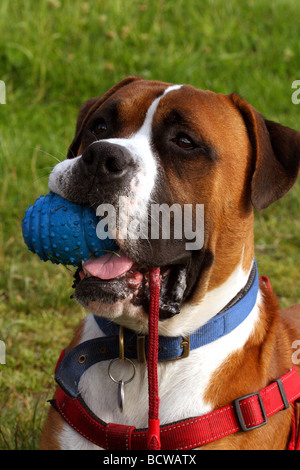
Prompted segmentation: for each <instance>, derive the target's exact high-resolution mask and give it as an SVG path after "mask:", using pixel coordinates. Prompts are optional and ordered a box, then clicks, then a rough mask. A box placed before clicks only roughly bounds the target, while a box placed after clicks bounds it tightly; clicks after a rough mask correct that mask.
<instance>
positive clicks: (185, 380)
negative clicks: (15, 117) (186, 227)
mask: <svg viewBox="0 0 300 470" xmlns="http://www.w3.org/2000/svg"><path fill="white" fill-rule="evenodd" d="M299 165H300V134H299V133H298V132H297V131H295V130H292V129H290V128H288V127H284V126H283V125H280V124H278V123H276V122H272V121H269V120H267V119H265V118H264V117H263V116H262V115H261V114H260V113H259V112H258V111H257V110H256V109H255V108H254V107H252V106H251V105H250V104H249V103H247V102H246V101H245V100H244V99H242V98H240V97H239V96H238V95H237V94H231V95H223V94H216V93H213V92H212V91H203V90H198V89H195V88H193V87H192V86H188V85H172V84H168V83H162V82H159V81H147V80H143V79H141V78H136V77H128V78H126V79H124V80H122V81H121V82H120V83H118V84H117V85H115V86H114V87H113V88H111V89H110V90H109V91H108V92H107V93H105V94H104V95H103V96H102V97H100V98H92V99H89V100H88V101H86V102H85V103H84V105H83V106H82V108H81V110H80V112H79V116H78V121H77V126H76V132H75V137H74V140H73V142H72V143H71V146H70V148H69V151H68V155H67V159H66V160H65V161H63V162H61V163H59V164H57V165H56V166H55V168H54V169H53V171H52V173H51V175H50V178H49V188H50V190H52V191H53V192H55V193H58V194H60V195H61V196H63V197H64V198H66V199H68V200H70V201H73V202H76V203H79V204H88V205H89V206H91V207H94V208H95V210H96V209H97V207H99V206H100V205H101V204H104V203H110V204H113V205H114V206H115V207H118V204H119V201H120V196H124V197H126V204H127V206H126V210H127V222H128V226H129V225H130V223H131V222H132V221H133V220H135V221H138V222H139V223H140V224H143V226H144V227H145V226H147V225H148V224H149V225H150V224H151V217H150V216H149V213H150V212H149V210H150V209H149V208H150V206H151V204H153V203H157V204H167V205H168V207H170V206H172V205H173V204H179V205H180V207H184V205H185V204H192V205H193V206H195V205H196V204H202V205H203V206H204V243H203V246H202V247H201V248H200V249H196V250H192V249H191V250H189V249H186V239H184V236H183V237H182V239H181V240H179V239H175V238H174V237H173V238H172V237H171V238H170V239H165V238H163V237H159V238H158V239H151V237H150V236H149V237H136V238H134V237H130V236H128V237H127V238H125V237H121V236H120V227H118V226H117V227H116V230H115V236H116V242H117V244H118V247H119V248H120V250H119V254H118V256H117V257H116V256H115V257H114V255H113V254H111V255H110V256H108V257H107V256H106V255H105V257H104V258H105V260H104V261H103V258H92V259H91V260H88V262H85V263H84V264H83V267H80V268H79V269H78V270H77V273H76V275H75V282H74V288H75V290H74V298H75V299H76V300H77V301H78V302H79V303H80V304H81V305H83V306H84V307H85V308H86V309H87V310H88V311H89V312H91V313H90V314H89V315H88V316H87V317H86V318H85V319H84V320H83V321H82V323H81V325H80V326H79V327H78V328H77V330H76V333H75V336H74V338H73V340H72V341H71V343H70V345H69V346H68V348H67V350H68V352H70V351H72V350H74V348H76V347H77V346H78V345H80V344H82V343H84V342H86V341H89V340H94V339H96V338H102V337H105V336H107V334H108V332H107V331H106V330H105V328H104V330H105V331H103V329H102V328H101V322H99V321H98V320H99V318H100V319H101V318H102V319H103V318H104V319H106V320H105V321H106V325H111V326H112V327H114V328H115V327H117V328H118V327H119V325H121V326H123V327H125V328H126V329H128V330H130V331H131V332H133V334H136V335H137V338H141V337H143V335H144V337H145V335H147V319H148V315H147V311H148V306H149V285H148V272H147V267H148V266H159V267H160V271H161V296H160V321H159V335H160V337H161V338H174V337H183V338H188V337H189V335H193V333H194V332H195V331H197V330H198V329H199V328H201V327H202V326H203V325H206V324H208V323H210V324H211V322H212V321H214V320H217V319H218V317H219V316H220V312H223V311H224V309H225V311H226V308H229V309H230V308H231V306H232V305H233V306H235V305H238V304H239V302H240V299H243V297H244V296H245V295H246V292H247V291H248V287H249V283H250V284H251V283H252V282H253V272H254V271H255V269H254V266H255V261H254V236H253V219H254V208H255V209H257V210H262V209H264V208H266V207H268V206H269V205H270V204H271V203H273V202H275V201H276V200H277V199H279V198H281V197H282V196H283V195H284V194H285V193H286V192H287V191H289V189H290V188H291V187H292V186H293V184H294V183H295V181H296V179H297V175H298V172H299ZM193 217H194V216H193ZM194 222H195V221H194ZM171 223H172V217H171ZM133 231H134V230H133ZM105 273H106V274H105ZM107 273H108V274H107ZM251 273H252V274H251ZM251 276H252V278H251ZM250 278H251V279H252V280H251V279H250ZM247 285H248V287H247ZM248 310H249V311H247V315H245V318H244V319H243V320H242V321H239V322H238V325H237V326H236V327H232V328H231V330H230V331H229V332H228V333H227V334H222V335H221V336H220V337H218V338H213V340H210V341H208V342H206V344H204V345H202V346H199V347H198V346H196V347H195V348H191V347H190V348H189V347H187V349H188V351H185V354H182V356H181V357H177V358H175V359H174V360H159V363H158V376H159V395H160V420H161V425H162V426H164V425H165V424H166V423H174V422H178V421H179V420H186V419H187V418H190V417H195V416H200V417H201V416H202V415H207V414H209V413H211V412H213V411H214V410H217V409H218V408H220V407H226V406H227V405H229V404H231V403H232V402H233V401H234V400H236V399H237V398H238V397H241V396H244V395H247V394H253V393H254V392H257V391H259V390H261V389H263V388H264V387H267V386H268V385H269V384H270V383H271V382H273V381H275V380H276V379H277V378H279V377H281V376H283V375H284V374H286V373H287V372H288V371H289V370H290V369H291V368H292V367H294V365H295V361H294V362H293V359H292V357H293V353H295V350H294V349H293V347H295V344H296V343H295V341H297V340H300V307H299V306H298V307H297V306H294V307H291V308H288V309H286V310H283V311H280V310H279V307H278V303H277V300H276V298H275V296H274V294H273V292H272V290H271V288H270V286H268V285H267V282H266V280H264V279H261V280H260V283H259V288H258V290H257V294H256V296H255V301H254V303H253V305H251V308H248ZM125 338H126V337H125ZM125 343H126V341H125ZM187 344H188V343H187V342H186V343H185V346H186V345H187ZM293 345H294V346H293ZM188 346H189V345H188ZM181 347H183V346H182V345H181ZM189 349H190V350H189ZM143 353H144V352H143ZM143 353H142V355H143ZM125 356H126V344H125ZM80 357H81V356H80ZM140 359H141V353H140V357H139V360H136V359H133V361H132V362H133V363H134V367H135V372H134V378H133V379H132V380H131V381H130V383H127V384H126V385H125V386H124V394H125V402H124V408H123V410H121V409H120V406H118V400H117V388H118V387H117V385H116V383H114V382H113V380H111V377H110V376H109V373H108V364H109V361H108V360H104V361H100V362H97V363H95V364H94V365H92V366H91V367H90V368H89V369H88V370H86V371H85V373H84V374H83V375H82V376H81V377H80V382H79V384H78V388H79V392H80V396H81V398H82V400H84V402H85V404H86V406H87V407H88V409H89V413H90V415H91V416H92V417H93V420H94V421H95V420H97V419H98V420H101V422H108V423H118V424H119V425H123V426H124V428H126V427H127V426H132V427H135V428H139V429H142V428H145V427H147V412H145V410H146V411H147V398H148V397H147V377H146V370H147V369H146V363H145V361H143V360H140ZM79 362H80V360H79ZM119 366H120V367H119ZM121 366H122V365H120V364H119V365H117V367H119V369H120V370H121V369H122V367H121ZM118 373H119V372H118ZM114 374H115V376H117V375H118V374H117V373H116V372H114ZM118 380H119V379H118V378H117V379H116V381H117V382H118ZM124 381H125V379H124ZM281 395H282V393H281ZM282 396H283V395H282ZM261 407H262V404H261ZM66 408H67V407H66ZM282 408H286V409H282V411H280V412H278V413H276V414H274V415H273V416H272V417H270V418H269V419H268V420H267V419H263V423H262V425H260V427H257V429H256V426H254V428H251V423H250V424H249V423H246V426H248V425H249V426H250V431H249V432H244V431H245V429H244V430H243V429H240V428H239V427H237V429H235V431H237V432H234V433H233V434H231V435H226V434H227V433H226V432H225V433H224V435H223V436H222V435H220V436H218V439H217V440H215V441H214V442H210V439H207V440H201V439H199V440H197V439H195V442H194V445H192V446H191V445H189V447H188V448H203V449H285V448H286V447H287V445H288V440H289V437H290V434H291V426H292V415H293V407H292V406H289V407H287V406H286V407H282ZM236 409H237V408H236ZM58 411H59V412H58ZM244 418H245V417H244ZM245 419H246V418H245ZM239 421H241V419H240V420H239ZM107 428H108V426H107ZM128 429H129V428H128ZM246 430H247V429H246ZM127 438H128V436H127V435H126V442H127V440H128V439H127ZM95 442H96V441H94V440H93V439H89V438H88V435H86V434H85V432H82V431H81V430H80V426H79V425H78V429H77V427H76V424H75V425H74V423H73V424H72V423H71V422H70V421H69V420H68V418H66V416H65V415H64V411H63V406H61V407H60V409H58V407H57V406H56V407H55V406H53V407H50V410H49V414H48V417H47V420H46V425H45V429H44V432H43V437H42V443H41V448H42V449H99V445H96V443H95ZM100 447H101V446H100ZM103 447H104V446H103ZM128 448H129V447H128ZM179 448H185V446H184V445H182V447H179Z"/></svg>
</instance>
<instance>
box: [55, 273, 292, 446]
mask: <svg viewBox="0 0 300 470" xmlns="http://www.w3.org/2000/svg"><path fill="white" fill-rule="evenodd" d="M149 273H150V278H149V281H150V292H151V296H150V306H149V350H148V361H147V362H148V392H149V420H148V423H149V424H148V425H149V427H148V429H136V428H135V426H127V425H121V424H115V423H105V422H104V421H102V420H100V419H99V418H97V417H96V416H95V415H94V414H93V413H92V412H91V411H90V410H89V409H88V407H87V405H86V404H85V403H84V401H83V400H82V398H81V397H80V396H78V397H77V398H72V397H70V396H69V395H67V393H65V391H64V390H63V389H62V388H60V387H59V388H58V389H57V392H56V396H55V400H53V401H52V402H51V403H52V404H53V406H54V407H55V408H56V409H57V411H58V412H59V413H60V414H61V416H62V417H63V418H64V420H65V421H66V422H67V423H68V424H69V425H70V426H71V427H72V428H73V429H75V430H76V431H77V432H78V433H79V434H81V435H82V436H83V437H85V438H86V439H88V440H89V441H91V442H93V443H94V444H96V445H97V446H99V447H101V448H103V449H106V450H145V449H153V450H158V449H162V450H188V449H194V448H197V447H201V446H203V445H205V444H208V443H209V442H213V441H216V440H218V439H221V438H222V437H224V436H228V435H230V434H233V433H236V432H238V431H243V432H248V431H251V430H253V429H256V428H258V427H260V426H264V425H265V424H267V421H268V418H269V417H271V416H272V415H274V414H275V413H277V412H279V411H281V410H285V409H287V408H288V407H289V406H290V404H292V406H293V421H292V430H291V436H290V441H289V444H288V450H300V432H299V422H300V416H299V409H300V401H299V400H298V399H299V398H300V377H299V375H298V372H297V368H296V367H294V368H293V369H291V370H290V371H289V372H287V373H286V374H285V375H283V376H282V377H281V378H280V379H277V380H275V382H272V383H271V384H270V385H268V386H267V387H265V388H263V389H262V390H260V391H259V392H255V393H252V394H250V395H246V396H243V397H240V398H238V399H236V400H234V402H233V403H232V404H230V405H228V406H225V407H223V408H220V409H218V410H214V411H212V412H210V413H208V414H206V415H202V416H198V417H195V418H189V419H185V420H182V421H177V422H175V423H170V424H166V425H163V426H160V425H159V397H158V380H157V357H158V317H159V286H160V279H159V268H150V269H149ZM62 359H63V353H62V354H61V355H60V358H59V360H58V363H57V365H56V370H57V368H58V366H59V364H60V362H61V361H62Z"/></svg>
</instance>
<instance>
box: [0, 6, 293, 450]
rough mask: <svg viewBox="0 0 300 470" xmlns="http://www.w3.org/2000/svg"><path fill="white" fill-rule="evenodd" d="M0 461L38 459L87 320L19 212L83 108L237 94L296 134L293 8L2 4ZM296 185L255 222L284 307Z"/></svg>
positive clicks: (259, 248) (259, 253)
mask: <svg viewBox="0 0 300 470" xmlns="http://www.w3.org/2000/svg"><path fill="white" fill-rule="evenodd" d="M0 31H1V35H0V80H3V81H4V82H5V84H6V104H5V105H0V165H1V166H0V170H1V171H0V266H1V278H0V340H3V341H5V343H6V365H1V364H0V449H36V448H38V445H39V439H40V433H41V428H42V425H43V422H44V419H45V416H46V413H47V411H48V406H49V405H48V404H47V403H46V400H47V399H49V398H51V396H52V393H53V390H54V384H53V369H54V365H55V363H56V360H57V357H58V354H59V352H60V351H61V349H62V348H63V347H64V346H65V345H66V344H67V343H68V341H69V339H70V338H71V335H72V332H73V329H74V327H75V326H76V325H77V324H78V323H79V321H80V319H81V318H82V317H83V316H84V315H85V313H84V312H83V311H82V309H81V308H80V307H79V306H78V305H76V304H75V303H74V301H72V300H70V298H69V297H70V294H71V292H72V289H71V284H72V276H73V270H67V269H66V268H64V267H62V266H53V265H51V263H46V264H45V263H43V262H41V261H39V259H38V257H36V256H33V255H31V254H30V253H29V252H28V251H27V249H26V247H25V246H24V243H23V240H22V235H21V221H22V217H23V214H24V211H25V210H26V209H27V207H28V206H29V205H30V204H32V203H33V202H34V201H35V199H36V198H37V197H38V196H39V195H40V194H45V193H47V191H48V190H47V178H48V175H49V173H50V171H51V168H52V167H53V166H54V165H55V164H56V163H57V161H58V160H62V159H63V158H64V156H65V154H66V150H67V148H68V145H69V143H70V141H71V139H72V137H73V132H74V126H75V122H76V115H77V112H78V108H79V106H80V105H81V103H82V102H83V101H84V100H85V99H87V98H90V97H91V96H99V95H101V94H102V93H103V92H104V91H106V90H107V89H108V88H110V87H111V86H112V85H113V84H114V83H116V82H117V81H119V80H121V79H122V78H124V77H125V76H127V75H139V76H143V77H144V78H147V79H158V80H163V81H168V82H172V83H190V84H192V85H194V86H196V87H199V88H204V89H206V88H208V89H212V90H214V91H216V92H222V93H231V92H232V91H235V92H237V93H239V94H240V95H242V96H243V97H244V98H245V99H246V100H248V101H249V102H250V103H252V104H253V105H254V106H255V107H256V108H257V109H258V110H259V111H261V112H262V113H263V114H264V115H265V116H266V117H268V119H273V120H276V121H279V122H281V123H282V124H285V125H288V126H290V127H293V128H298V129H300V123H299V113H300V105H299V106H297V105H294V104H292V101H291V94H292V91H293V90H292V89H291V85H292V82H293V81H294V80H296V79H300V70H299V64H300V60H299V59H300V42H299V1H298V0H273V1H272V2H270V1H269V0H245V1H243V2H240V1H238V0H232V1H228V2H224V1H223V0H202V1H201V2H199V1H198V0H176V2H175V1H173V0H151V1H145V0H144V1H143V0H107V1H106V2H100V1H80V0H72V1H71V0H14V1H13V2H12V1H10V0H1V3H0ZM299 196H300V185H299V182H298V183H297V184H296V186H295V187H294V189H293V190H292V191H291V192H290V193H289V194H288V195H287V196H286V197H285V198H284V199H283V200H281V201H279V202H277V203H276V204H274V205H273V206H271V207H270V208H268V209H267V210H266V211H264V212H263V213H260V214H256V222H255V240H256V258H257V261H258V262H259V271H260V274H266V275H268V276H269V277H270V279H271V282H272V285H273V288H274V290H275V291H276V292H277V294H278V296H279V301H280V304H281V305H282V306H286V305H289V304H292V303H295V302H297V301H298V302H299V298H300V286H299V263H300V249H299V248H300V241H299V240H300V239H299V231H300V221H299Z"/></svg>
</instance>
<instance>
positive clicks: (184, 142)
mask: <svg viewBox="0 0 300 470" xmlns="http://www.w3.org/2000/svg"><path fill="white" fill-rule="evenodd" d="M173 142H175V144H176V145H178V147H180V148H182V149H184V150H192V149H194V148H195V147H196V144H195V143H194V142H193V141H192V139H191V138H190V137H188V136H187V135H186V134H179V135H178V136H176V138H175V139H173Z"/></svg>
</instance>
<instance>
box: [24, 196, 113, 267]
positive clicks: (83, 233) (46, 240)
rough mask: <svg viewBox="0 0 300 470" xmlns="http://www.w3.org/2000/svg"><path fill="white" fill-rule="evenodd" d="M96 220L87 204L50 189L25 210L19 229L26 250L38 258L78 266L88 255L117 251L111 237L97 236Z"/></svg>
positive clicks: (94, 214) (97, 220)
mask: <svg viewBox="0 0 300 470" xmlns="http://www.w3.org/2000/svg"><path fill="white" fill-rule="evenodd" d="M98 222H99V217H97V216H96V213H95V211H94V210H93V209H92V208H91V207H88V206H81V205H78V204H75V203H73V202H70V201H67V200H66V199H64V198H62V197H61V196H59V195H58V194H55V193H52V192H50V193H49V194H47V195H46V196H40V197H39V198H38V199H37V200H36V201H35V203H34V204H33V205H32V206H30V207H29V209H27V211H26V213H25V216H24V218H23V221H22V231H23V237H24V240H25V243H26V245H27V246H28V249H29V250H30V251H32V252H33V253H37V254H38V255H39V257H40V259H41V260H43V261H47V260H50V261H52V263H54V264H59V263H61V264H64V265H73V266H78V265H80V264H81V261H82V260H84V261H86V260H87V259H88V258H90V257H91V256H102V255H104V254H106V253H107V252H109V251H116V250H118V247H117V245H116V243H115V241H114V240H113V239H110V238H106V239H105V240H101V239H100V238H98V236H97V233H96V227H97V224H98Z"/></svg>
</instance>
